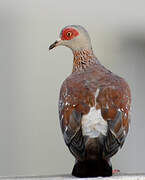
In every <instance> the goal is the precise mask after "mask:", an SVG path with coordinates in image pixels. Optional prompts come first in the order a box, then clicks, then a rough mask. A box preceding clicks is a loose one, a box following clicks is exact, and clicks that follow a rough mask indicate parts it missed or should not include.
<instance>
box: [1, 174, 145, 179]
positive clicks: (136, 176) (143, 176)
mask: <svg viewBox="0 0 145 180" xmlns="http://www.w3.org/2000/svg"><path fill="white" fill-rule="evenodd" d="M75 179H76V180H83V179H85V180H145V174H118V175H114V176H112V177H104V178H103V177H98V178H76V177H74V176H71V175H56V176H17V177H0V180H75Z"/></svg>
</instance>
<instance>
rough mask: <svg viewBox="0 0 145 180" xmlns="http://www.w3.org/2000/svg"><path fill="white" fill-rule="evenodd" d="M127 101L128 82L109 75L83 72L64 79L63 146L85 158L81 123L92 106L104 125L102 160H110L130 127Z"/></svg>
mask: <svg viewBox="0 0 145 180" xmlns="http://www.w3.org/2000/svg"><path fill="white" fill-rule="evenodd" d="M101 73H102V72H101ZM96 92H98V93H97V96H96ZM130 101H131V100H130V90H129V87H128V85H127V83H126V82H125V81H124V80H123V79H122V78H119V77H118V76H115V75H113V74H112V73H108V74H105V75H104V74H103V75H102V74H101V75H100V74H98V73H96V72H94V71H93V72H85V73H82V74H78V75H77V74H75V75H74V76H73V75H72V76H70V78H67V80H65V82H64V83H63V85H62V88H61V92H60V100H59V118H60V124H61V129H62V133H63V136H64V140H65V143H66V144H67V146H68V147H69V149H70V151H71V152H72V154H73V155H74V156H75V157H76V159H81V160H82V159H83V158H84V157H85V148H86V147H85V145H86V144H85V138H84V136H83V134H82V124H81V121H82V116H83V115H86V114H88V113H89V111H90V108H91V107H95V108H96V110H101V114H102V117H103V119H104V120H105V121H106V122H107V126H108V130H107V134H106V136H105V137H104V138H103V156H104V158H106V159H108V158H110V157H111V156H113V155H114V154H115V153H116V152H117V151H118V149H119V148H120V147H122V145H123V143H124V140H125V137H126V135H127V132H128V127H129V110H130Z"/></svg>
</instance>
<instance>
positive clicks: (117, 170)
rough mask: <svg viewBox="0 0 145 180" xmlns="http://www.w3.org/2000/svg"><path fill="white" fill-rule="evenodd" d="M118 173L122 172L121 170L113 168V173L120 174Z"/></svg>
mask: <svg viewBox="0 0 145 180" xmlns="http://www.w3.org/2000/svg"><path fill="white" fill-rule="evenodd" d="M118 173H120V170H119V169H113V170H112V175H116V174H118Z"/></svg>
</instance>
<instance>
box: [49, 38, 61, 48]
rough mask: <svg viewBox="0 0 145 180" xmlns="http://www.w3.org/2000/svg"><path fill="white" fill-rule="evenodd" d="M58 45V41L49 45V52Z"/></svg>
mask: <svg viewBox="0 0 145 180" xmlns="http://www.w3.org/2000/svg"><path fill="white" fill-rule="evenodd" d="M59 43H60V41H59V40H58V41H55V42H54V43H53V44H51V45H50V46H49V50H51V49H53V48H55V47H56V46H58V45H59Z"/></svg>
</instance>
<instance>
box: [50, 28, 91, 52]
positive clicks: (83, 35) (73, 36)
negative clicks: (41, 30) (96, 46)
mask: <svg viewBox="0 0 145 180" xmlns="http://www.w3.org/2000/svg"><path fill="white" fill-rule="evenodd" d="M59 38H60V39H58V40H56V41H55V42H54V43H53V44H51V45H50V46H49V50H51V49H53V48H54V47H57V46H61V45H62V46H66V47H69V48H70V49H72V51H75V50H83V49H92V47H91V40H90V37H89V35H88V32H87V31H86V30H85V29H84V28H83V27H82V26H80V25H69V26H66V27H64V28H63V29H62V30H61V32H60V35H59Z"/></svg>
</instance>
